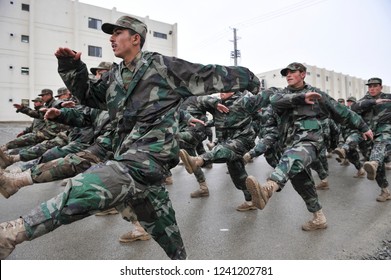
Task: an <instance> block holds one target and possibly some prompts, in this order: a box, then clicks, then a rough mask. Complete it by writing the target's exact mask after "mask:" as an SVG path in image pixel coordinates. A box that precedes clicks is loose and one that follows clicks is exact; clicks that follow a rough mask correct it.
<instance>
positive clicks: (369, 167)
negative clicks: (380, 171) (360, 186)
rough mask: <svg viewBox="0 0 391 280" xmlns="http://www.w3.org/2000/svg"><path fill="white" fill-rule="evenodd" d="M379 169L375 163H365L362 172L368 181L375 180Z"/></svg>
mask: <svg viewBox="0 0 391 280" xmlns="http://www.w3.org/2000/svg"><path fill="white" fill-rule="evenodd" d="M378 167H379V163H378V162H377V161H374V160H373V161H366V162H365V163H364V170H365V171H366V172H367V179H368V180H375V178H376V172H377V168H378Z"/></svg>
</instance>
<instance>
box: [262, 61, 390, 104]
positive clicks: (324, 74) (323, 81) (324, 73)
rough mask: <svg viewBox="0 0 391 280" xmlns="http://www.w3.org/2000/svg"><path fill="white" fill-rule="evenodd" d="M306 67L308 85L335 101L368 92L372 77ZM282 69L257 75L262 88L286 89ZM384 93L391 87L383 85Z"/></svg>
mask: <svg viewBox="0 0 391 280" xmlns="http://www.w3.org/2000/svg"><path fill="white" fill-rule="evenodd" d="M304 65H305V67H307V76H306V78H305V81H306V83H308V84H310V85H312V86H314V87H317V88H319V89H320V90H322V91H324V92H326V93H328V94H329V95H330V96H332V97H333V98H334V99H338V98H344V99H345V100H346V99H347V98H348V97H350V96H354V97H356V98H357V99H360V98H361V97H363V96H364V94H365V93H366V92H367V90H368V87H367V86H366V85H365V84H366V82H367V81H368V79H369V78H371V77H368V78H366V79H361V78H356V77H351V76H349V75H345V74H342V73H337V72H334V71H332V70H327V69H324V68H318V67H316V66H312V65H307V64H305V63H304ZM281 69H282V68H280V69H276V70H272V71H268V72H264V73H260V74H257V77H258V78H259V79H260V80H261V83H262V88H269V87H281V88H284V87H286V85H287V83H286V79H285V77H283V76H281V74H280V71H281ZM379 78H381V77H379ZM383 92H387V93H389V92H390V86H386V85H383Z"/></svg>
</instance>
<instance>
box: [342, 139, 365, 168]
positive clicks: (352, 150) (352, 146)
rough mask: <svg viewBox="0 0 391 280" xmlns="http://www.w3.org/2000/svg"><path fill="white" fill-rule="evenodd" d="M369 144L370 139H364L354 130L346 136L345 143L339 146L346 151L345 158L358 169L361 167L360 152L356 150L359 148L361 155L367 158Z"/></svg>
mask: <svg viewBox="0 0 391 280" xmlns="http://www.w3.org/2000/svg"><path fill="white" fill-rule="evenodd" d="M370 144H371V142H370V141H365V140H364V137H363V136H362V134H360V133H358V132H354V133H352V134H350V135H349V136H348V137H346V140H345V143H344V144H342V146H341V148H342V149H344V150H345V151H346V158H347V159H348V160H349V161H350V162H351V163H352V164H353V165H354V167H355V168H356V169H357V170H359V169H360V168H361V167H363V164H362V162H361V161H360V154H359V152H358V150H360V151H361V153H362V154H363V156H364V157H366V158H367V159H368V155H369V153H368V152H369V151H370Z"/></svg>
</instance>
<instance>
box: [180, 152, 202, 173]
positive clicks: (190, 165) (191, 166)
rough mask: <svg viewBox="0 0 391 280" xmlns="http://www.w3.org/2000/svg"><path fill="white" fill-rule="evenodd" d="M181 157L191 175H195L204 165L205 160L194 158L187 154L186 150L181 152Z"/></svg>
mask: <svg viewBox="0 0 391 280" xmlns="http://www.w3.org/2000/svg"><path fill="white" fill-rule="evenodd" d="M179 157H180V158H181V160H182V162H183V164H184V165H185V168H186V171H187V172H188V173H189V174H193V173H194V171H195V170H197V168H198V167H200V166H202V165H203V164H204V160H203V159H202V158H201V157H192V156H190V155H189V154H188V153H187V152H186V150H183V149H181V150H180V151H179Z"/></svg>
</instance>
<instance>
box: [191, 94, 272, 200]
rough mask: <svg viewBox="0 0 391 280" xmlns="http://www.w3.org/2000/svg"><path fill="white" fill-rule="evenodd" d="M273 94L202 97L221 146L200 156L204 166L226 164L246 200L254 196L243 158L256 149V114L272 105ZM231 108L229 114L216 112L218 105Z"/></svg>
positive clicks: (200, 100)
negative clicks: (247, 181)
mask: <svg viewBox="0 0 391 280" xmlns="http://www.w3.org/2000/svg"><path fill="white" fill-rule="evenodd" d="M269 96H270V95H269V94H268V93H266V92H261V93H259V94H258V95H252V94H250V93H248V92H246V93H241V92H236V93H235V94H234V95H233V96H232V97H231V98H229V99H227V100H224V101H221V100H220V99H219V98H217V97H213V96H203V97H198V98H197V100H198V102H199V104H200V105H199V106H200V107H201V108H203V109H205V110H207V111H209V112H210V113H211V114H212V115H213V119H214V124H215V129H216V135H218V139H219V142H218V144H217V145H216V146H215V147H214V148H213V149H212V150H211V151H209V152H206V153H205V154H202V155H201V156H200V157H201V158H202V159H203V161H204V164H203V166H204V165H206V164H209V163H211V162H213V163H226V164H227V168H228V172H229V174H230V176H231V179H232V182H233V183H234V185H235V187H236V188H237V189H238V190H241V191H242V192H243V194H244V198H245V200H246V201H251V195H250V193H249V192H248V190H247V188H246V178H247V177H248V175H247V172H246V169H245V164H244V161H243V155H244V154H245V153H246V152H248V151H249V150H250V149H251V148H252V147H254V145H255V143H254V141H255V138H256V134H255V131H254V129H253V125H252V119H253V115H254V114H256V113H257V112H258V110H259V109H261V108H263V107H266V106H267V105H268V103H269ZM220 101H221V103H222V104H223V105H225V106H226V107H227V108H229V112H228V113H221V112H219V111H218V110H217V109H216V106H217V103H219V102H220Z"/></svg>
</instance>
